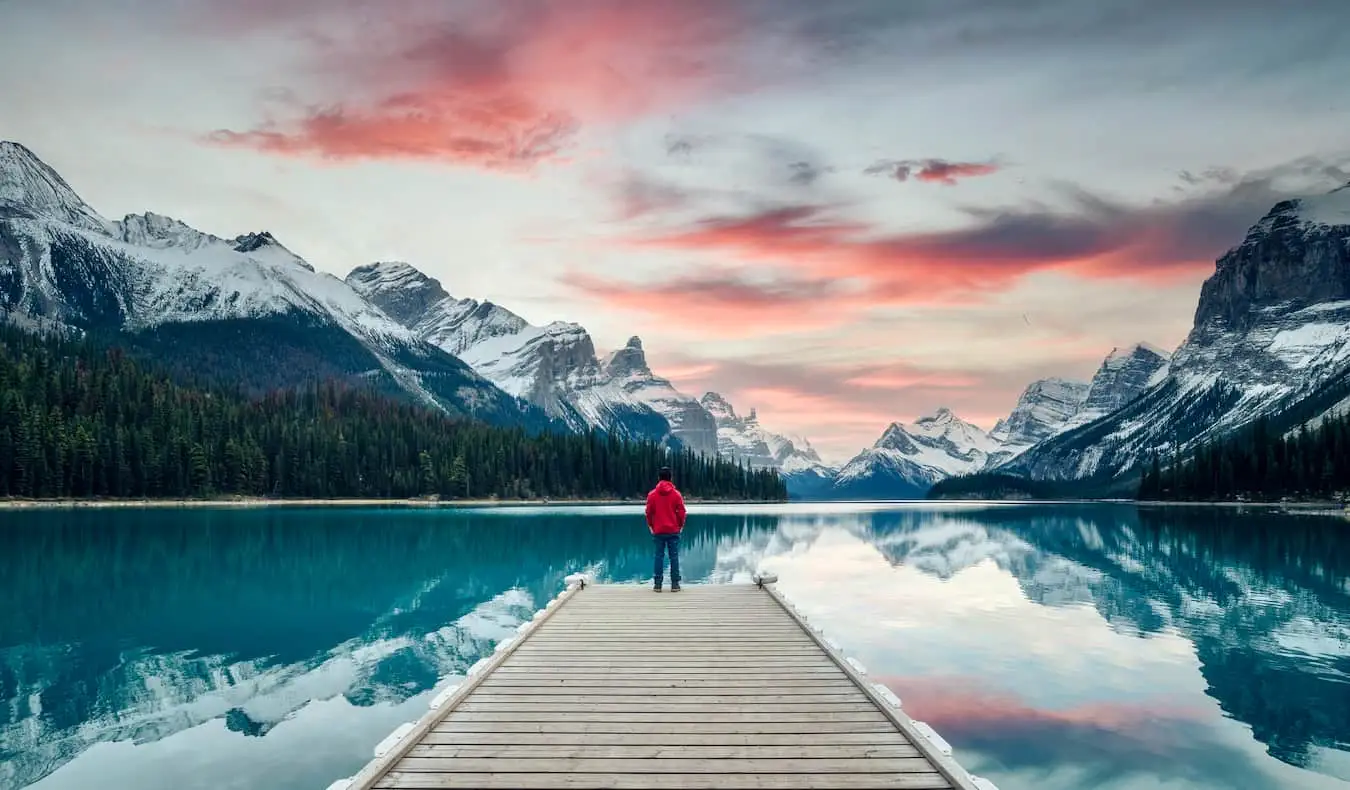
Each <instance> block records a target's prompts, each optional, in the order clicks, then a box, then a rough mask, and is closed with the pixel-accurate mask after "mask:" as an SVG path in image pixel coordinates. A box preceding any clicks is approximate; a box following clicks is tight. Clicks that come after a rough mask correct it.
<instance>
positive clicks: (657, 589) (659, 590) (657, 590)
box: [652, 584, 676, 592]
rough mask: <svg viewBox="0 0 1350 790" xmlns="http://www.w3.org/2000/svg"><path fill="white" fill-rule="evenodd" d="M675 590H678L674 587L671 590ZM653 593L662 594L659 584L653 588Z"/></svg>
mask: <svg viewBox="0 0 1350 790" xmlns="http://www.w3.org/2000/svg"><path fill="white" fill-rule="evenodd" d="M675 589H676V588H674V587H672V588H671V590H672V591H674V590H675ZM652 592H661V585H659V584H658V585H656V586H655V587H653V588H652Z"/></svg>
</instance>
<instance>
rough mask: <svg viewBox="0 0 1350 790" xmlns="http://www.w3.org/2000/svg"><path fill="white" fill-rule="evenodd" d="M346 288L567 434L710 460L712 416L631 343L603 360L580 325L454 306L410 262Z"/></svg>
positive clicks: (482, 305) (358, 274)
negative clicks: (669, 443) (632, 441)
mask: <svg viewBox="0 0 1350 790" xmlns="http://www.w3.org/2000/svg"><path fill="white" fill-rule="evenodd" d="M347 283H348V284H349V285H350V286H351V287H352V288H354V289H355V290H356V291H357V292H359V293H360V294H361V295H362V296H364V297H365V298H366V299H369V300H370V302H371V303H373V304H375V305H377V306H379V308H380V309H381V310H383V311H384V312H385V313H386V314H388V315H389V316H390V317H392V318H393V319H394V320H395V321H397V322H398V323H399V324H400V325H402V326H403V327H405V328H406V329H408V330H410V331H411V332H412V333H413V334H414V335H415V336H416V337H418V338H419V339H421V340H423V341H425V342H427V343H430V344H433V345H435V346H438V347H439V348H441V349H442V350H444V351H446V352H448V353H450V354H453V355H455V356H456V357H458V358H459V359H461V360H463V361H464V362H466V363H468V364H469V365H470V366H472V367H473V369H474V370H475V371H477V372H478V373H479V374H480V375H482V376H484V377H485V378H487V379H489V380H490V381H492V382H493V383H495V384H496V385H497V386H499V387H501V388H502V389H503V390H504V391H505V392H507V393H509V394H511V395H513V396H515V397H518V398H523V399H524V400H526V401H528V402H530V403H532V404H535V405H536V406H539V407H540V408H542V409H543V410H544V411H545V412H546V413H547V414H549V415H550V416H551V417H554V418H557V419H560V420H562V421H564V422H566V423H567V424H568V425H569V426H571V427H572V428H573V429H576V430H584V429H588V428H599V429H601V430H604V431H608V432H612V433H615V434H618V435H620V436H625V437H629V438H639V439H651V440H655V441H666V440H669V439H670V438H671V437H674V438H675V439H677V440H678V441H679V443H680V444H682V445H683V446H684V447H688V448H690V449H692V450H695V451H697V452H701V453H705V454H709V455H711V454H715V453H716V452H717V424H716V422H715V421H714V419H713V416H712V415H711V414H709V413H708V411H707V410H706V409H705V408H703V406H702V405H700V404H699V402H698V401H697V400H695V399H694V398H691V397H689V396H686V395H684V394H682V393H680V392H679V391H678V390H676V389H675V388H674V387H673V386H672V385H671V383H670V382H669V381H668V380H666V379H663V378H661V377H659V376H657V375H656V374H655V373H653V372H652V370H651V368H650V367H649V366H648V364H647V358H646V354H645V353H644V351H643V348H642V341H641V340H640V339H638V338H636V337H634V338H631V339H630V340H629V341H628V343H627V345H625V346H624V347H623V348H621V349H619V350H618V351H615V352H614V353H612V354H609V355H607V356H605V358H604V359H601V358H600V357H599V356H598V355H597V353H596V349H595V344H594V343H593V341H592V340H591V336H590V334H589V333H588V332H587V331H586V330H585V328H583V327H582V326H580V325H579V324H574V323H565V322H554V323H551V324H547V325H545V326H535V325H533V324H530V323H529V322H528V321H526V320H525V319H523V318H521V317H520V316H518V315H516V314H515V313H512V312H511V311H510V310H507V309H506V308H504V307H501V306H499V305H496V304H493V303H492V302H486V301H485V302H480V301H478V300H476V299H456V298H454V297H452V296H450V295H449V294H448V293H446V291H445V289H444V288H443V287H442V286H441V283H440V282H439V281H437V280H435V279H434V278H431V277H429V276H427V275H426V274H424V273H422V272H421V271H418V270H417V269H416V268H414V267H412V266H410V265H409V264H407V263H400V262H381V263H372V264H368V265H366V266H360V267H357V268H356V269H354V270H353V271H352V272H351V274H349V275H347Z"/></svg>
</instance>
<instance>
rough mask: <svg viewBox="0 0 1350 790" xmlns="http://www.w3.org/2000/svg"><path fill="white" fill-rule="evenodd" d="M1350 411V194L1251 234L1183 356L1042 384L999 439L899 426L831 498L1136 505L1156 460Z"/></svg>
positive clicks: (1272, 220)
mask: <svg viewBox="0 0 1350 790" xmlns="http://www.w3.org/2000/svg"><path fill="white" fill-rule="evenodd" d="M1348 408H1350V185H1346V186H1344V187H1341V188H1339V189H1336V190H1333V191H1331V192H1329V193H1326V194H1320V195H1310V196H1307V197H1302V198H1296V199H1291V200H1285V201H1282V202H1280V203H1278V204H1276V205H1275V206H1274V207H1272V208H1271V209H1270V211H1269V212H1268V213H1267V214H1266V215H1265V216H1264V217H1262V218H1261V219H1260V220H1259V221H1257V222H1256V223H1255V224H1254V225H1252V226H1251V228H1250V229H1249V230H1248V232H1247V234H1246V236H1245V238H1243V239H1242V240H1241V242H1240V243H1239V244H1238V245H1237V246H1235V247H1233V248H1232V249H1231V250H1229V251H1228V252H1227V253H1225V254H1224V255H1223V256H1221V257H1220V258H1219V259H1218V261H1217V262H1216V265H1215V271H1214V273H1213V274H1212V275H1211V276H1210V277H1209V278H1208V279H1207V280H1206V281H1205V283H1204V284H1203V286H1202V287H1201V290H1200V296H1199V300H1198V303H1197V306H1196V311H1195V318H1194V323H1193V328H1192V330H1191V332H1190V334H1189V335H1188V336H1187V337H1186V339H1185V341H1184V342H1183V343H1182V344H1181V346H1180V347H1179V348H1178V349H1177V350H1176V351H1175V352H1173V353H1171V354H1168V353H1166V352H1164V351H1161V350H1159V349H1157V348H1154V347H1152V346H1149V345H1147V344H1139V345H1136V346H1134V347H1132V348H1129V349H1124V350H1120V349H1117V350H1114V351H1112V352H1111V354H1110V355H1109V356H1108V357H1107V358H1106V359H1105V361H1103V363H1102V365H1101V367H1100V368H1099V369H1098V371H1097V373H1096V375H1095V376H1094V377H1093V379H1092V381H1091V382H1088V383H1084V382H1073V381H1065V380H1062V379H1046V380H1043V381H1038V382H1035V383H1033V384H1032V385H1031V386H1029V387H1028V388H1027V389H1026V391H1024V392H1023V394H1022V396H1021V398H1019V400H1018V403H1017V405H1016V407H1014V409H1013V412H1012V414H1011V415H1009V417H1008V418H1006V419H1004V420H1001V421H999V423H998V424H997V425H996V426H995V427H994V429H993V430H992V431H991V432H990V433H988V434H985V433H983V432H982V431H980V430H979V429H978V428H976V427H975V426H972V425H970V424H968V423H965V422H962V421H961V420H959V419H958V418H956V417H955V415H952V414H951V413H950V412H948V411H946V410H940V411H938V412H937V414H935V415H932V416H929V417H924V418H921V419H920V420H918V421H916V422H915V423H914V424H913V425H912V426H907V425H905V424H902V423H896V424H893V425H891V426H890V427H889V428H888V429H887V430H886V432H885V433H884V434H883V435H882V437H881V438H880V439H879V440H878V441H877V443H876V444H875V445H873V446H872V447H871V448H868V449H867V450H864V451H863V452H862V453H861V454H859V455H858V456H857V457H855V458H854V459H852V460H851V461H850V462H849V463H848V464H847V465H845V466H844V468H843V469H842V470H841V472H840V473H839V475H838V477H837V478H836V480H835V481H834V486H833V489H832V490H831V491H829V492H827V493H826V495H827V496H847V497H850V498H852V497H867V498H871V497H882V498H899V497H913V496H922V495H923V494H922V493H921V490H922V489H924V488H925V487H926V486H930V485H932V484H933V483H934V482H936V481H938V480H941V479H944V478H947V477H951V476H954V475H969V474H973V473H992V474H994V475H997V476H998V477H1000V478H1002V480H1001V481H1000V482H999V483H998V485H1000V486H1002V485H1003V484H1004V483H1003V482H1002V481H1006V480H1007V479H1008V478H1009V477H1012V478H1017V477H1020V478H1023V479H1029V480H1033V481H1052V482H1064V483H1070V484H1073V485H1076V486H1078V488H1079V490H1081V491H1083V492H1084V493H1096V494H1101V493H1107V494H1111V495H1132V494H1133V492H1134V490H1135V488H1136V484H1137V481H1138V478H1139V476H1140V474H1141V471H1142V468H1143V464H1144V463H1145V462H1146V461H1147V460H1148V459H1150V458H1152V457H1159V458H1162V459H1168V458H1174V457H1178V456H1179V455H1184V454H1186V453H1187V452H1189V451H1190V450H1192V449H1194V448H1195V447H1196V446H1198V444H1199V443H1201V442H1204V441H1209V440H1212V439H1220V438H1223V437H1225V436H1227V435H1230V434H1232V433H1233V432H1234V431H1236V430H1238V429H1240V428H1242V427H1244V426H1247V425H1249V424H1251V423H1252V422H1254V421H1255V420H1256V419H1257V418H1266V419H1267V420H1268V421H1269V422H1270V423H1271V425H1272V426H1273V428H1274V429H1275V430H1280V431H1292V430H1295V429H1297V428H1298V427H1299V426H1300V425H1304V424H1315V423H1316V422H1317V421H1319V420H1320V419H1321V418H1322V416H1323V415H1326V414H1329V413H1336V414H1339V413H1343V412H1344V411H1345V410H1346V409H1348ZM1061 490H1069V489H1063V488H1062V487H1061Z"/></svg>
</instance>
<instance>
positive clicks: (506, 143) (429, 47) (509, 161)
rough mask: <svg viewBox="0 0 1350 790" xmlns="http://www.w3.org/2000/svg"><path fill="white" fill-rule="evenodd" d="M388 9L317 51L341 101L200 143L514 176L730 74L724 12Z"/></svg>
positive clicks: (603, 3) (592, 1)
mask: <svg viewBox="0 0 1350 790" xmlns="http://www.w3.org/2000/svg"><path fill="white" fill-rule="evenodd" d="M359 5H360V4H356V7H359ZM390 8H391V9H392V10H388V11H386V10H384V7H382V8H381V10H380V13H381V14H387V15H392V17H393V19H392V21H391V22H389V23H388V24H387V25H385V26H381V25H379V24H372V25H368V26H358V29H357V30H356V31H355V34H354V35H351V36H350V37H349V38H348V39H343V40H341V41H338V42H336V43H331V44H330V45H328V46H322V47H320V48H319V49H318V53H319V57H320V61H321V62H320V72H321V73H326V74H328V75H329V78H330V79H331V81H332V82H334V83H336V85H335V87H336V88H337V89H338V90H340V91H341V93H342V98H341V100H339V101H338V102H336V103H318V104H316V105H315V106H311V107H296V108H293V109H294V110H295V115H296V116H297V117H288V118H283V119H280V120H277V119H273V120H269V121H268V122H266V123H263V124H261V125H259V126H258V127H256V128H254V129H250V130H245V131H236V130H228V129H226V130H219V131H217V132H215V133H214V134H212V135H211V136H210V138H209V139H210V140H211V141H212V142H215V143H217V144H221V145H228V146H242V147H249V148H256V149H259V150H263V151H267V152H271V153H278V154H287V155H311V156H316V157H322V158H328V159H337V160H354V159H370V158H406V159H421V160H431V161H439V162H448V163H453V164H462V165H470V166H476V167H482V168H488V169H494V170H519V169H525V168H528V167H530V166H532V165H534V164H536V163H539V162H542V161H548V160H554V159H557V158H559V157H560V156H561V155H562V152H563V150H564V149H565V148H566V147H567V145H568V143H569V142H570V141H571V140H572V138H573V137H574V135H575V134H576V132H577V130H578V129H579V128H580V127H581V125H582V124H584V123H592V122H610V121H622V120H627V119H631V118H635V117H640V116H644V115H647V114H649V113H654V112H661V111H665V110H668V109H670V108H672V107H679V106H683V105H685V104H687V103H689V102H692V101H696V100H697V99H698V98H700V97H702V96H705V95H707V94H709V93H715V92H719V91H724V90H728V89H730V88H731V87H733V86H734V85H736V84H739V81H740V80H741V79H742V76H741V75H742V72H741V71H739V70H738V69H737V67H736V65H735V64H736V56H735V52H736V47H735V46H734V45H735V42H736V40H737V39H738V36H739V34H740V30H741V29H742V26H741V24H740V20H739V18H738V16H737V11H736V9H735V6H734V4H726V3H714V2H706V1H705V0H679V1H678V2H676V1H675V0H643V2H617V1H615V0H566V1H565V2H564V0H541V2H539V3H534V4H530V5H525V6H522V5H511V6H509V7H506V6H498V5H495V4H481V5H479V4H469V5H463V4H459V5H450V6H447V5H438V6H434V7H431V8H435V9H438V10H436V11H433V12H431V13H433V14H438V15H431V16H428V14H427V11H426V8H427V7H423V6H404V5H403V4H398V5H397V6H396V7H390ZM417 8H420V9H422V13H421V14H420V15H418V13H417V11H415V10H413V9H417ZM446 8H449V11H450V13H452V14H454V16H452V17H446V16H444V14H445V13H446V12H445V11H444V10H440V9H446ZM263 13H266V11H263ZM713 63H717V64H721V65H722V66H723V68H717V67H714V66H712V65H711V64H713ZM353 92H355V93H358V94H361V93H364V94H367V95H366V96H365V97H364V98H359V97H357V96H354V95H353Z"/></svg>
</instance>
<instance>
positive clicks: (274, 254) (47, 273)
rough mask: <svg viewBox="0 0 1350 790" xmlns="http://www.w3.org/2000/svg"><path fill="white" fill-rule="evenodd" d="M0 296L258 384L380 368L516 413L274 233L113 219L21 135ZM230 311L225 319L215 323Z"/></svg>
mask: <svg viewBox="0 0 1350 790" xmlns="http://www.w3.org/2000/svg"><path fill="white" fill-rule="evenodd" d="M0 307H3V308H4V309H5V311H6V312H8V313H10V314H11V315H17V316H21V317H24V318H27V319H34V320H35V319H40V320H42V321H46V322H51V323H56V324H61V325H66V326H71V327H75V328H78V329H83V330H87V329H94V328H98V329H111V330H117V331H121V332H124V333H127V334H128V335H130V336H132V337H134V338H135V339H138V340H141V341H143V342H145V343H146V344H151V345H155V346H156V348H158V349H160V350H166V349H167V350H169V351H171V352H172V353H174V354H176V355H177V359H176V361H177V362H179V363H181V364H185V365H187V366H189V367H192V366H194V365H204V364H210V365H217V366H224V367H227V368H233V369H235V370H237V371H240V373H239V375H242V376H245V377H247V379H248V380H247V381H246V382H241V383H245V384H246V385H248V386H252V387H259V388H271V387H276V386H290V385H292V384H294V383H298V380H294V379H293V377H292V372H295V375H302V374H307V373H321V374H328V375H347V376H356V377H361V378H364V379H367V380H370V379H371V378H372V377H375V378H376V379H381V378H382V379H384V380H387V381H388V382H389V383H390V384H391V385H392V386H395V387H397V388H400V389H402V390H404V391H406V392H408V393H409V394H410V395H412V396H413V397H415V398H418V399H420V400H422V401H424V402H426V403H428V404H433V405H435V406H437V407H442V408H449V409H451V410H453V411H475V412H478V411H479V410H481V413H482V416H494V415H496V416H502V417H504V418H508V419H509V418H510V416H511V415H515V416H520V414H521V412H520V408H519V406H518V405H517V404H516V403H515V402H514V401H513V400H512V399H510V398H508V397H507V396H506V395H505V394H504V393H502V392H501V391H500V390H497V389H496V388H495V387H493V386H492V385H490V384H489V383H488V382H487V381H485V380H483V379H482V378H480V377H478V376H477V375H475V374H474V373H473V372H472V371H471V370H470V369H469V368H468V367H467V366H465V365H464V364H462V363H460V362H459V361H458V360H456V359H454V358H453V357H451V356H449V355H447V354H445V353H444V352H442V351H440V350H439V349H437V348H435V347H433V346H431V345H429V344H427V343H424V342H422V341H421V340H419V339H418V338H417V337H416V336H415V335H414V334H413V333H412V332H410V331H409V330H408V329H406V328H405V327H403V326H401V325H400V324H398V323H397V322H395V321H393V320H391V319H390V318H389V317H388V316H387V315H385V314H384V313H383V312H381V311H380V310H379V309H377V308H376V307H374V306H373V305H371V304H370V303H369V302H367V301H366V300H365V299H364V298H362V297H361V296H360V295H359V294H358V293H356V292H355V291H354V290H352V288H351V287H349V286H348V285H347V284H345V283H344V282H343V281H342V280H339V279H337V278H336V277H333V276H332V275H330V274H325V273H320V272H316V271H315V270H314V267H313V266H311V265H309V264H308V263H307V262H306V261H304V260H303V259H302V258H300V257H299V256H298V255H296V254H294V253H293V252H291V251H290V250H288V249H286V248H285V247H284V246H282V245H281V243H280V242H278V241H277V240H276V239H275V238H273V237H272V236H271V235H270V234H268V233H266V232H263V233H252V234H246V235H243V236H238V237H236V238H234V239H224V238H220V237H217V236H214V235H211V234H208V233H203V232H201V231H199V230H196V229H195V228H192V227H190V226H188V225H186V224H184V223H182V222H179V221H178V220H175V219H172V218H169V217H165V216H161V215H158V214H151V213H147V214H139V215H130V216H127V217H126V218H124V219H122V220H121V221H118V222H110V221H108V220H106V219H104V218H103V217H102V216H100V215H99V214H98V213H97V212H95V211H94V210H93V209H92V208H90V207H89V206H88V205H87V204H86V203H85V202H84V201H83V200H82V199H80V197H79V196H78V195H77V194H76V193H75V192H74V190H73V189H71V188H70V186H69V185H68V184H67V183H66V182H65V181H64V180H63V179H62V178H61V177H60V176H59V175H58V174H57V173H56V172H55V171H54V170H52V169H51V168H50V167H48V166H47V165H46V164H45V163H43V162H42V161H41V160H40V159H38V158H37V156H36V155H34V154H33V153H32V152H31V151H29V150H28V149H27V148H24V147H23V146H21V145H18V144H16V143H0ZM239 322H243V323H242V324H241V323H239ZM225 324H228V325H229V327H230V329H229V331H211V330H210V327H218V326H223V325H225ZM282 354H284V355H287V356H286V358H282V357H281V356H279V355H282ZM227 357H230V358H233V359H234V360H236V362H237V364H225V363H224V361H223V360H224V358H227ZM264 360H266V361H270V363H271V364H267V362H264ZM466 407H467V408H466Z"/></svg>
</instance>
